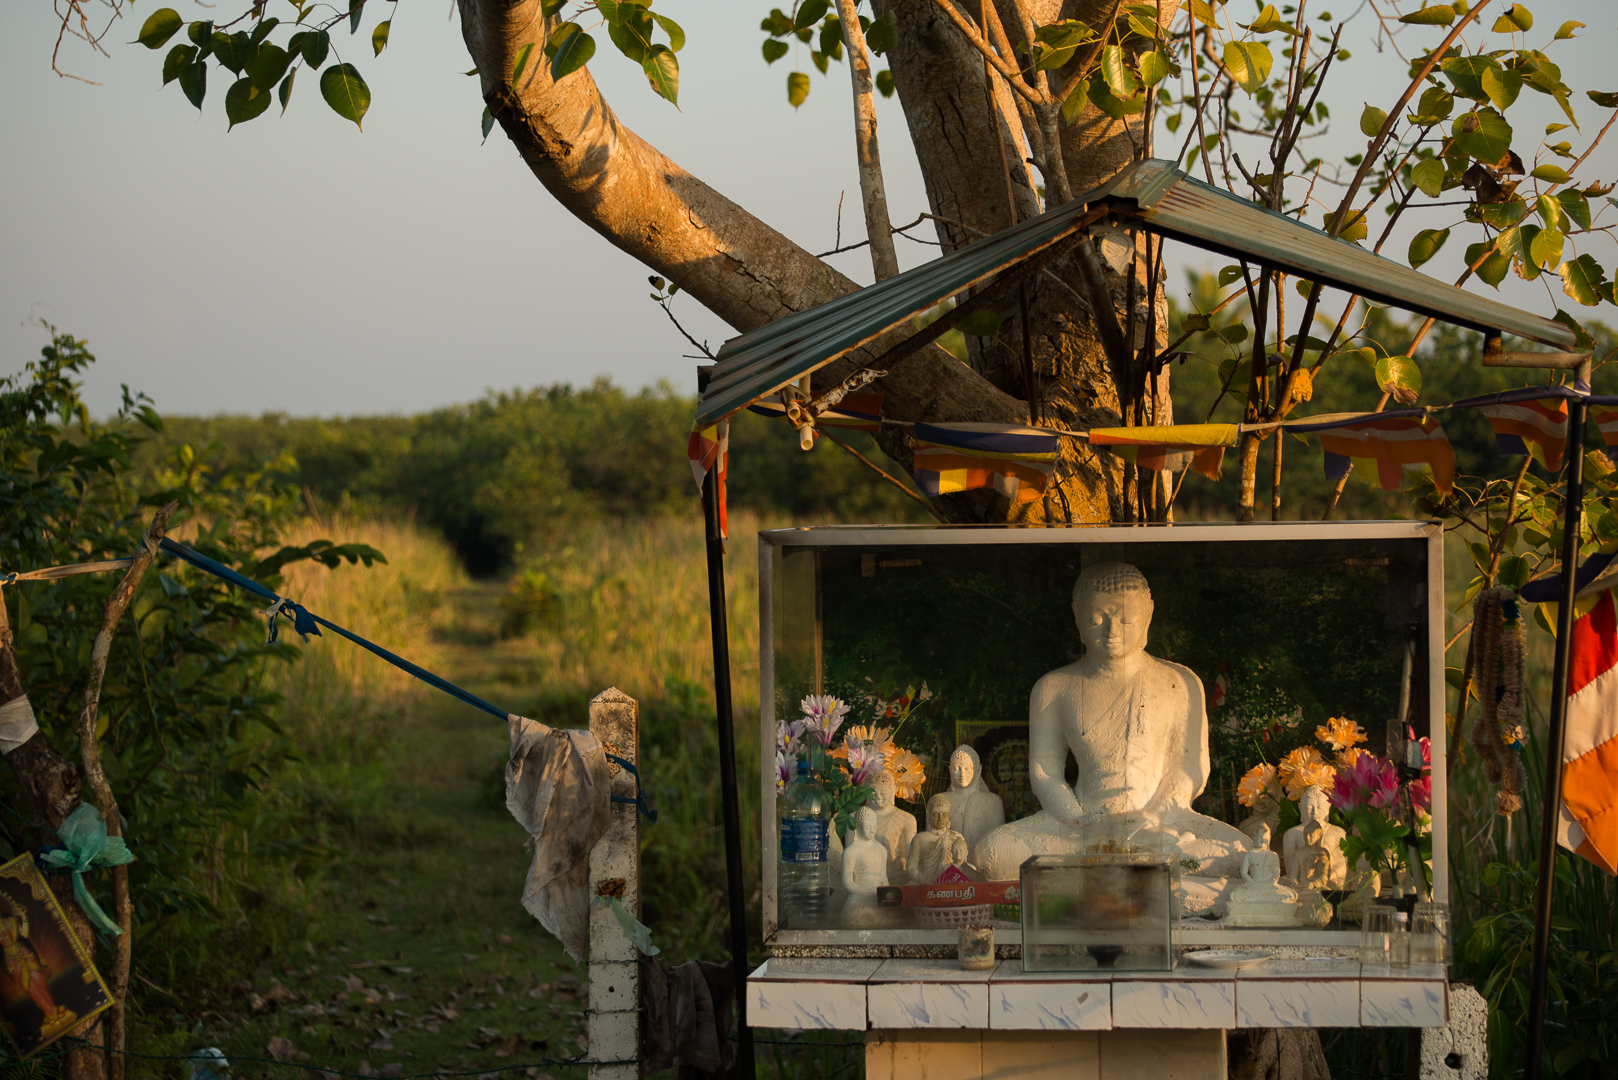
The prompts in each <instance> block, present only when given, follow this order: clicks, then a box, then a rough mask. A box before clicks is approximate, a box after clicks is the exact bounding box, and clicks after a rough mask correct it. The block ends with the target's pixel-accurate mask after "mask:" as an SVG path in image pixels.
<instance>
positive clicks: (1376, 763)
mask: <svg viewBox="0 0 1618 1080" xmlns="http://www.w3.org/2000/svg"><path fill="white" fill-rule="evenodd" d="M1398 794H1399V773H1398V770H1396V769H1395V768H1394V767H1393V765H1392V764H1390V763H1389V762H1386V761H1383V760H1382V759H1381V758H1379V757H1377V756H1375V755H1374V754H1364V753H1362V754H1360V755H1359V757H1357V758H1355V759H1354V765H1353V767H1352V768H1343V769H1340V770H1338V773H1337V777H1336V781H1335V783H1334V784H1333V789H1332V791H1331V792H1330V798H1331V804H1332V805H1333V806H1335V807H1337V809H1339V810H1342V811H1344V812H1350V811H1354V810H1363V809H1365V807H1367V806H1371V807H1374V808H1376V809H1378V810H1382V809H1386V808H1387V807H1389V806H1392V805H1393V803H1394V801H1395V799H1396V798H1397V797H1398Z"/></svg>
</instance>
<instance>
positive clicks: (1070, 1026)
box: [989, 979, 1112, 1031]
mask: <svg viewBox="0 0 1618 1080" xmlns="http://www.w3.org/2000/svg"><path fill="white" fill-rule="evenodd" d="M989 1027H991V1028H994V1029H997V1030H1001V1031H1106V1030H1107V1029H1109V1028H1111V1027H1112V985H1111V984H1110V983H1105V982H1063V981H1057V980H1054V979H1017V980H1013V981H1006V982H992V983H990V984H989Z"/></svg>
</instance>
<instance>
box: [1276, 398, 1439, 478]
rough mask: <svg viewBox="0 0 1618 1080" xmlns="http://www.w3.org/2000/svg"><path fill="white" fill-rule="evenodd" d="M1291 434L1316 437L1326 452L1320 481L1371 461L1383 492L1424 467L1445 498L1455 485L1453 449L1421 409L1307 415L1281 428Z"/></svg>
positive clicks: (1339, 475)
mask: <svg viewBox="0 0 1618 1080" xmlns="http://www.w3.org/2000/svg"><path fill="white" fill-rule="evenodd" d="M1282 426H1283V427H1284V428H1285V429H1286V430H1287V431H1289V432H1293V433H1296V434H1312V435H1318V436H1320V445H1321V448H1322V449H1324V450H1325V451H1326V462H1325V464H1326V478H1327V479H1328V480H1337V479H1339V478H1341V477H1342V476H1343V475H1344V474H1345V473H1347V472H1348V467H1349V464H1350V463H1351V462H1352V461H1355V460H1364V461H1367V462H1368V463H1374V466H1375V468H1376V475H1377V479H1378V481H1379V482H1380V483H1381V486H1382V490H1383V491H1398V490H1399V489H1400V488H1401V487H1403V486H1404V485H1403V483H1402V481H1403V479H1404V475H1403V474H1404V470H1405V469H1410V468H1416V467H1419V466H1422V465H1426V466H1428V467H1430V468H1431V469H1432V472H1433V483H1434V484H1435V485H1436V486H1437V488H1438V490H1439V492H1440V493H1441V494H1444V495H1448V494H1449V492H1450V489H1451V488H1452V487H1453V486H1454V484H1455V448H1454V447H1452V446H1450V444H1449V438H1448V436H1446V435H1445V434H1444V429H1443V428H1442V427H1440V426H1439V425H1438V421H1436V420H1434V419H1433V418H1432V417H1431V416H1429V415H1428V414H1427V410H1426V409H1390V410H1388V411H1387V412H1380V413H1337V414H1334V415H1327V416H1311V417H1310V418H1309V419H1307V420H1303V421H1295V422H1288V423H1286V424H1283V425H1282Z"/></svg>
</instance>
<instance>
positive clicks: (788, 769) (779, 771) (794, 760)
mask: <svg viewBox="0 0 1618 1080" xmlns="http://www.w3.org/2000/svg"><path fill="white" fill-rule="evenodd" d="M797 775H798V755H797V754H796V753H794V752H793V751H791V750H788V749H786V748H784V747H777V748H776V751H775V790H777V791H780V790H781V789H782V788H784V787H786V786H787V784H788V783H790V782H791V781H792V780H793V778H794V777H796V776H797Z"/></svg>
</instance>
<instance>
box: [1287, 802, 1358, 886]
mask: <svg viewBox="0 0 1618 1080" xmlns="http://www.w3.org/2000/svg"><path fill="white" fill-rule="evenodd" d="M1298 812H1299V814H1300V815H1301V816H1302V818H1303V820H1302V821H1301V822H1299V823H1298V824H1297V825H1294V826H1293V827H1292V828H1290V829H1288V830H1287V831H1286V836H1285V838H1284V839H1283V840H1282V844H1281V859H1282V861H1283V862H1284V863H1285V864H1286V872H1287V875H1288V876H1289V877H1291V878H1292V879H1294V880H1295V881H1297V882H1299V883H1302V882H1303V880H1304V868H1305V866H1306V865H1307V864H1308V862H1309V860H1310V853H1311V851H1313V850H1314V849H1317V848H1318V849H1319V850H1320V851H1321V852H1323V853H1324V854H1325V857H1326V861H1327V872H1326V875H1325V880H1323V881H1311V882H1310V883H1309V887H1310V888H1315V889H1341V888H1342V887H1343V886H1344V884H1345V883H1347V881H1348V856H1347V855H1344V854H1343V848H1342V841H1343V839H1344V838H1345V837H1347V836H1348V833H1346V832H1345V831H1343V830H1342V829H1341V828H1339V827H1338V826H1336V825H1333V824H1332V823H1331V822H1329V821H1327V820H1326V816H1327V815H1328V814H1330V813H1331V802H1330V800H1328V799H1327V797H1326V790H1325V789H1324V788H1318V787H1312V788H1310V789H1309V790H1307V791H1305V792H1304V793H1303V795H1302V796H1301V797H1300V798H1299V799H1298Z"/></svg>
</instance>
